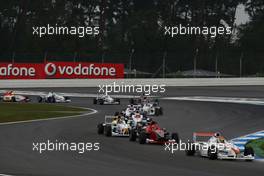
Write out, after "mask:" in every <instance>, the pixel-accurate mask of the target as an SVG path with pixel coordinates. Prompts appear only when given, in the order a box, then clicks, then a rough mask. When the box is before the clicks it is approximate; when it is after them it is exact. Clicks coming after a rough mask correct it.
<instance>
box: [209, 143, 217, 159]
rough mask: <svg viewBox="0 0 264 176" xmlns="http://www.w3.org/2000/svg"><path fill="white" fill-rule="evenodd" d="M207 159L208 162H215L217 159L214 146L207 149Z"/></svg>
mask: <svg viewBox="0 0 264 176" xmlns="http://www.w3.org/2000/svg"><path fill="white" fill-rule="evenodd" d="M208 158H209V159H210V160H216V159H217V158H218V151H217V148H216V146H214V145H212V146H210V147H209V149H208Z"/></svg>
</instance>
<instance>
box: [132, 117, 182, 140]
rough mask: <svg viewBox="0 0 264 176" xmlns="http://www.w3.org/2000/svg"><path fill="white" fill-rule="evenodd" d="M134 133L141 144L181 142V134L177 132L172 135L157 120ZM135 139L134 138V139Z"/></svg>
mask: <svg viewBox="0 0 264 176" xmlns="http://www.w3.org/2000/svg"><path fill="white" fill-rule="evenodd" d="M137 133H138V134H132V135H134V136H137V137H138V142H139V143H140V144H146V143H148V144H165V143H179V136H178V134H177V133H172V134H171V135H170V133H169V132H167V131H166V130H165V129H164V128H160V127H159V125H158V124H157V122H155V121H152V122H150V123H149V124H148V125H146V126H145V127H144V128H142V129H141V130H139V131H138V132H137ZM132 141H133V140H132Z"/></svg>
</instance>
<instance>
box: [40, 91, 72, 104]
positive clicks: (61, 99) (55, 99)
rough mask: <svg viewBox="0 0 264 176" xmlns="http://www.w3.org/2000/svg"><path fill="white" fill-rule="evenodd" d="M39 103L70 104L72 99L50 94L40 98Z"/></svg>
mask: <svg viewBox="0 0 264 176" xmlns="http://www.w3.org/2000/svg"><path fill="white" fill-rule="evenodd" d="M38 102H39V103H42V102H46V103H69V102H71V99H70V98H69V97H65V96H62V95H59V94H56V93H54V92H49V93H48V94H47V95H44V96H39V97H38Z"/></svg>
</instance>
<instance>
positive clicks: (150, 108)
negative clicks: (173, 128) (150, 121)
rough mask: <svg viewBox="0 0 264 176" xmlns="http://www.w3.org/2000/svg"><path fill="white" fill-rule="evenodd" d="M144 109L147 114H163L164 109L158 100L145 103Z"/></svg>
mask: <svg viewBox="0 0 264 176" xmlns="http://www.w3.org/2000/svg"><path fill="white" fill-rule="evenodd" d="M142 110H143V113H145V114H146V115H155V116H159V115H162V114H163V109H162V107H160V106H159V105H158V103H157V102H153V103H146V104H144V105H143V107H142Z"/></svg>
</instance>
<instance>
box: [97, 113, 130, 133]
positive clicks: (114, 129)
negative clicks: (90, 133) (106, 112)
mask: <svg viewBox="0 0 264 176" xmlns="http://www.w3.org/2000/svg"><path fill="white" fill-rule="evenodd" d="M130 128H131V127H130V125H129V121H128V119H126V118H125V117H120V116H119V117H118V116H105V122H104V123H100V124H98V125H97V133H98V134H105V136H107V137H110V136H124V137H129V131H130Z"/></svg>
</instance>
